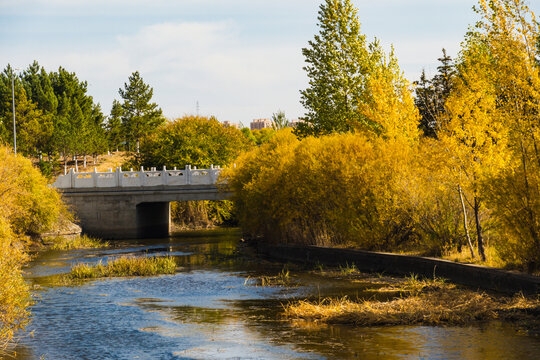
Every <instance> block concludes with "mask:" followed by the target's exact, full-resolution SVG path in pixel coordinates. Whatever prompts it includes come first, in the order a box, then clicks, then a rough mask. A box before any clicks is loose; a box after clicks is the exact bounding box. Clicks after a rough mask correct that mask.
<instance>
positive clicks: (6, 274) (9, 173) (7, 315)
mask: <svg viewBox="0 0 540 360" xmlns="http://www.w3.org/2000/svg"><path fill="white" fill-rule="evenodd" d="M65 211H66V209H65V207H64V205H63V204H62V202H61V200H60V195H59V194H58V193H57V192H56V191H55V190H54V189H52V188H49V187H48V186H47V180H46V179H45V178H44V177H43V176H42V175H41V173H40V172H39V170H37V169H35V168H34V167H33V166H32V164H31V162H30V160H28V159H25V158H23V157H22V156H16V155H14V154H13V152H12V150H11V149H9V148H7V147H4V146H0V283H1V284H2V286H1V287H0V324H1V326H0V348H2V347H5V346H6V345H7V344H8V342H9V341H10V340H11V339H12V337H13V334H14V332H15V331H16V330H17V329H21V328H23V327H24V325H25V324H26V323H27V321H28V315H29V314H28V311H27V307H28V305H29V303H30V296H29V293H28V286H27V285H26V283H25V282H24V280H23V278H22V274H21V267H22V265H23V264H24V263H25V261H26V260H27V256H26V254H25V250H26V245H27V243H28V240H29V236H32V235H35V234H38V233H39V232H42V231H45V230H48V229H49V228H50V227H51V226H53V225H54V224H55V223H56V222H57V221H58V218H59V216H60V214H61V213H64V212H65Z"/></svg>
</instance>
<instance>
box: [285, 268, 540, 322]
mask: <svg viewBox="0 0 540 360" xmlns="http://www.w3.org/2000/svg"><path fill="white" fill-rule="evenodd" d="M387 290H388V289H384V288H381V289H380V291H387ZM394 290H396V291H397V292H398V293H399V294H400V297H397V298H394V299H391V300H389V301H377V300H362V299H359V300H356V301H354V300H351V299H350V298H348V297H342V298H325V299H321V300H317V301H307V300H301V301H297V302H291V303H289V304H286V305H284V316H285V317H286V318H289V319H293V320H298V319H302V320H307V321H315V322H322V323H327V324H351V325H356V326H378V325H413V324H423V325H440V324H451V325H459V324H467V323H471V322H474V321H479V320H489V319H496V318H503V317H508V315H509V314H512V316H514V317H515V316H516V314H518V313H520V314H524V315H525V316H526V315H527V313H528V312H530V313H533V314H534V313H535V312H536V311H538V310H539V309H540V299H539V298H538V297H529V298H526V297H524V296H522V295H517V296H514V297H495V296H492V295H489V294H486V293H480V292H475V291H472V290H468V289H461V288H458V287H456V286H455V285H452V284H446V283H444V282H441V281H439V280H437V281H434V282H433V281H430V280H418V279H417V278H411V279H409V280H408V281H406V282H405V283H404V284H403V285H402V286H400V287H397V288H394Z"/></svg>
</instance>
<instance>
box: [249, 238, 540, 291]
mask: <svg viewBox="0 0 540 360" xmlns="http://www.w3.org/2000/svg"><path fill="white" fill-rule="evenodd" d="M256 246H257V251H258V252H259V254H260V255H262V256H265V257H270V258H273V259H278V260H281V261H292V262H300V263H307V264H314V265H316V264H325V265H332V266H339V265H345V264H354V265H355V266H356V267H357V268H358V269H359V270H361V271H368V272H375V273H387V274H396V275H401V276H403V275H410V274H417V275H420V276H423V277H427V278H434V277H440V278H445V279H448V280H451V281H453V282H456V283H458V284H463V285H467V286H470V287H472V288H478V289H483V290H493V291H498V292H502V293H510V294H515V293H519V292H522V293H524V294H533V295H534V294H539V293H540V277H537V276H532V275H527V274H523V273H516V272H510V271H505V270H501V269H495V268H489V267H485V266H479V265H469V264H460V263H455V262H452V261H448V260H442V259H435V258H426V257H419V256H409V255H399V254H390V253H379V252H370V251H362V250H353V249H340V248H328V247H319V246H303V245H275V244H267V243H263V242H258V243H257V245H256Z"/></svg>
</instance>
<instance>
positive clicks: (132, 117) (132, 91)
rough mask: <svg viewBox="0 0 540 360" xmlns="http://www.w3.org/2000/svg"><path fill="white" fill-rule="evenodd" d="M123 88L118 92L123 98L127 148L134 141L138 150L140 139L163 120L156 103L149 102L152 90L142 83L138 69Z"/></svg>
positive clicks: (123, 122) (123, 119) (123, 118)
mask: <svg viewBox="0 0 540 360" xmlns="http://www.w3.org/2000/svg"><path fill="white" fill-rule="evenodd" d="M128 80H129V81H128V82H127V83H124V89H119V91H118V92H119V94H120V96H121V97H122V99H124V103H123V104H122V109H123V110H124V113H123V116H122V125H123V128H124V133H125V135H126V140H127V141H128V149H129V150H131V148H129V147H130V144H131V143H132V142H133V141H134V142H135V143H136V151H137V153H138V152H139V143H140V139H141V138H142V137H143V136H144V135H146V134H148V133H150V132H152V131H154V130H155V129H156V128H157V127H158V126H159V125H161V124H162V123H163V122H164V118H163V115H162V111H161V109H160V108H159V107H158V105H157V104H156V103H151V102H150V101H151V100H152V96H153V94H154V90H153V89H152V88H151V87H150V85H147V84H145V83H144V81H143V79H142V77H141V76H140V74H139V72H138V71H135V72H134V73H132V74H131V76H130V77H129V79H128Z"/></svg>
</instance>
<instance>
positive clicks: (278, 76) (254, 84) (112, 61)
mask: <svg viewBox="0 0 540 360" xmlns="http://www.w3.org/2000/svg"><path fill="white" fill-rule="evenodd" d="M300 47H301V45H300V44H299V45H296V44H290V45H289V44H278V45H265V44H250V43H245V42H244V41H242V40H241V39H240V33H239V29H238V26H237V25H236V24H235V23H234V22H232V21H220V22H179V23H171V22H167V23H162V24H154V25H150V26H146V27H143V28H141V29H139V30H138V31H137V32H136V33H134V34H129V35H122V36H117V37H116V38H115V40H114V43H113V44H104V45H103V46H102V47H101V48H98V49H94V50H93V51H84V52H80V51H71V52H67V53H64V54H58V55H56V54H52V53H49V54H42V55H43V58H45V59H46V60H44V61H41V60H40V63H42V65H45V66H46V67H48V64H62V66H65V67H66V68H67V69H68V70H69V71H75V72H76V73H77V75H78V76H79V78H80V79H84V80H88V82H89V92H90V93H91V94H92V93H95V94H98V95H96V96H95V98H96V100H97V101H99V102H100V103H101V104H102V107H103V109H104V111H106V112H107V111H108V110H109V108H110V104H111V103H112V100H113V99H114V98H115V97H118V95H117V90H118V88H119V87H121V86H123V84H124V82H126V81H127V78H128V76H129V75H130V74H131V73H132V72H133V71H135V70H139V71H140V72H141V75H142V76H143V78H144V80H145V82H147V83H149V84H150V85H151V86H152V87H153V88H154V95H155V97H154V98H155V101H156V102H157V103H158V104H159V105H160V106H162V108H163V110H164V112H165V115H166V116H168V117H175V116H180V115H182V114H184V113H190V112H194V111H195V102H196V101H197V100H198V101H200V103H201V110H202V113H204V114H212V115H216V116H218V118H219V119H220V120H233V121H242V122H243V123H244V124H246V123H248V122H249V121H250V119H251V118H252V117H261V116H270V115H271V113H272V112H275V111H277V110H278V109H279V108H283V109H284V110H286V111H287V113H288V115H290V116H294V117H296V116H299V115H301V114H302V110H301V106H300V105H299V96H298V90H299V89H301V88H302V87H304V86H305V79H304V78H305V75H304V74H303V72H302V69H301V68H302V61H303V58H302V56H301V54H300ZM38 60H39V59H38ZM57 66H58V65H52V68H49V67H48V69H55V68H57Z"/></svg>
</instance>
